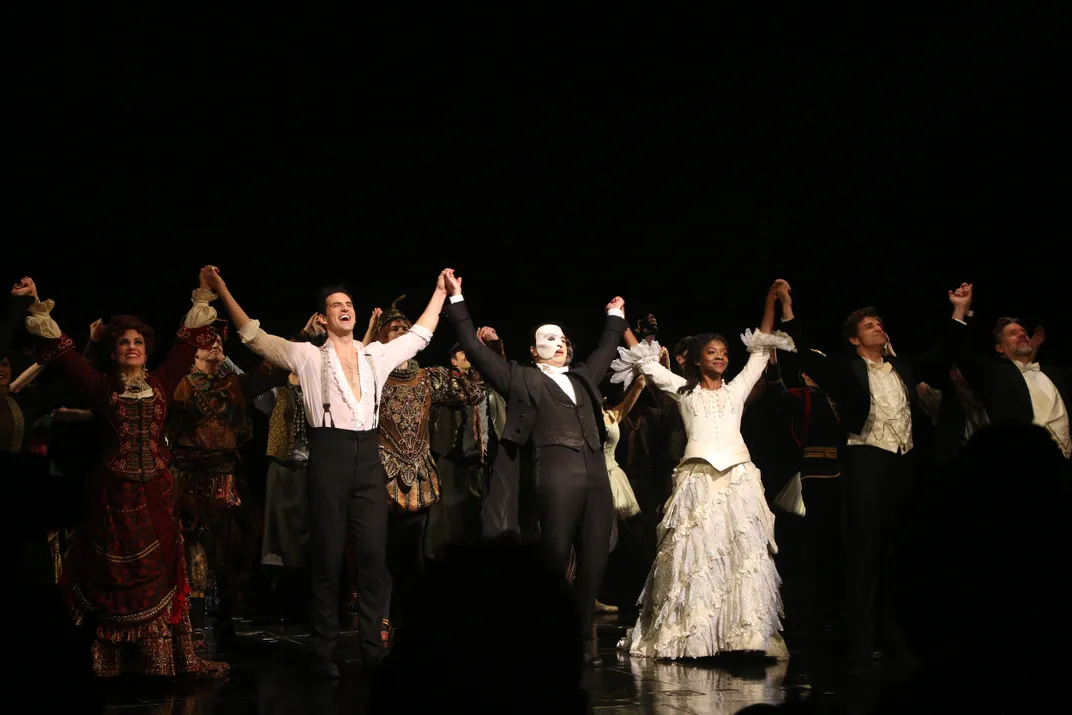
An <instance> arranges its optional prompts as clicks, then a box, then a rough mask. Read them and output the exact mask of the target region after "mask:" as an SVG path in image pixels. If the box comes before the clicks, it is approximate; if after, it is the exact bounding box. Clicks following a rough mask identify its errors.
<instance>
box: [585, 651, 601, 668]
mask: <svg viewBox="0 0 1072 715" xmlns="http://www.w3.org/2000/svg"><path fill="white" fill-rule="evenodd" d="M584 667H585V668H602V667H603V659H602V658H600V657H599V656H598V655H596V654H595V653H585V654H584Z"/></svg>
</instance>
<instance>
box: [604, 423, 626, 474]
mask: <svg viewBox="0 0 1072 715" xmlns="http://www.w3.org/2000/svg"><path fill="white" fill-rule="evenodd" d="M603 423H604V424H605V425H606V426H607V441H606V442H604V443H603V459H604V460H605V461H606V463H607V469H610V468H611V467H612V466H613V467H616V466H618V461H617V460H616V459H614V450H616V449H618V440H620V439H621V438H622V431H621V428H620V427H619V426H618V423H617V422H616V421H614V419H613V418H607V417H606V416H604V418H603Z"/></svg>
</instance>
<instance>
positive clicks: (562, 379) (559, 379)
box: [536, 363, 577, 405]
mask: <svg viewBox="0 0 1072 715" xmlns="http://www.w3.org/2000/svg"><path fill="white" fill-rule="evenodd" d="M536 367H538V368H540V370H542V371H543V374H544V375H547V376H548V377H549V378H551V379H552V380H554V381H555V383H556V384H557V385H558V386H559V387H561V388H562V391H563V392H565V393H566V395H568V396H569V398H570V400H572V401H573V404H575V405H576V404H577V393H576V392H575V391H574V389H573V383H572V382H570V379H569V378H568V377H566V373H567V372H569V367H568V366H565V365H563V366H562V367H555V366H554V365H547V364H545V363H537V364H536Z"/></svg>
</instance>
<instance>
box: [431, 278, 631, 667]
mask: <svg viewBox="0 0 1072 715" xmlns="http://www.w3.org/2000/svg"><path fill="white" fill-rule="evenodd" d="M446 281H447V293H448V295H449V296H450V304H449V305H448V306H447V309H446V313H447V316H448V317H449V318H450V321H451V323H453V325H454V329H455V331H456V332H457V334H458V342H459V343H461V346H462V349H464V350H465V355H466V357H467V358H468V359H469V361H470V362H471V363H472V364H473V366H474V367H475V368H476V369H477V370H479V371H480V374H481V375H482V376H483V377H484V380H485V381H486V382H487V383H488V385H489V386H490V387H491V388H492V389H493V390H495V391H496V392H498V393H499V394H501V395H505V396H506V397H507V407H506V426H505V428H504V429H503V434H502V440H501V442H500V447H499V451H498V454H497V455H496V458H495V463H494V465H493V466H492V473H491V480H490V482H489V484H488V495H487V498H486V499H485V501H484V508H483V512H482V514H481V520H482V530H483V533H484V536H486V537H494V536H498V535H500V534H504V533H513V534H519V533H520V531H521V529H520V526H519V517H518V493H519V482H520V471H519V469H520V466H521V464H520V463H521V461H522V460H531V462H530V463H531V466H532V477H533V482H534V484H535V488H536V489H535V502H536V512H537V517H538V519H539V523H540V540H541V541H542V542H543V543H544V544H545V545H546V546H547V550H548V553H549V554H550V555H551V557H552V558H553V559H554V561H555V565H556V567H557V568H558V569H559V573H565V572H566V568H567V566H568V564H569V557H570V550H571V549H574V550H575V551H576V553H577V576H576V578H575V579H574V582H573V592H574V595H575V597H576V599H577V608H578V610H579V611H580V614H581V625H582V634H583V637H584V641H585V661H586V663H587V664H589V665H599V664H600V660H599V657H598V656H597V655H596V650H595V638H594V635H595V634H594V631H593V628H592V617H593V611H594V607H595V601H596V592H597V591H598V589H599V586H600V584H601V583H602V581H603V572H604V570H605V569H606V565H607V554H608V553H609V551H610V538H611V529H612V528H613V525H614V504H613V499H612V497H611V492H610V479H609V477H608V476H607V467H606V463H605V461H604V459H603V442H604V441H606V427H605V426H604V423H603V413H602V409H603V396H602V395H601V394H600V392H599V382H600V381H601V380H602V379H603V376H604V375H605V374H606V373H607V370H608V369H609V368H610V363H611V361H612V360H613V359H614V357H615V356H616V355H617V347H618V344H619V343H620V342H621V339H622V334H623V333H624V332H625V328H626V322H625V315H624V308H625V301H623V300H622V299H621V298H617V297H616V298H614V299H613V300H612V301H611V302H610V303H608V304H607V306H606V308H605V309H604V311H605V314H606V320H605V323H604V326H603V334H602V336H601V337H600V339H599V344H598V346H597V347H596V349H595V350H594V351H593V352H592V354H591V355H589V356H588V359H587V360H586V361H584V362H583V363H576V364H574V363H573V362H572V357H573V355H572V349H571V345H570V342H569V339H568V338H567V337H566V336H565V335H564V334H563V332H562V328H560V327H559V326H557V325H552V324H547V325H541V326H540V327H539V328H537V329H536V330H535V332H534V335H533V344H532V346H531V347H530V349H529V351H530V353H531V354H532V357H533V361H534V363H535V364H534V365H521V364H518V363H517V362H513V361H511V362H507V361H506V360H504V359H503V358H502V357H501V356H500V355H499V354H498V353H496V352H494V351H492V350H491V349H489V348H488V347H487V346H486V345H485V344H484V343H485V342H491V341H494V340H497V339H498V336H497V335H496V334H495V331H494V330H493V329H491V328H481V329H480V331H479V332H478V331H477V330H476V328H475V327H474V325H473V321H472V318H470V317H469V310H468V308H467V306H466V303H465V301H464V299H463V298H462V279H461V278H460V277H457V276H455V275H454V273H453V271H448V272H447V274H446Z"/></svg>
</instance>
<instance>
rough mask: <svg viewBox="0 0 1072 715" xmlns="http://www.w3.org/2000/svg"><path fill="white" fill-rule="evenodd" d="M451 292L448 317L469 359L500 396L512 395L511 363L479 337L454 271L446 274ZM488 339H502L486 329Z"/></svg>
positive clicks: (491, 340)
mask: <svg viewBox="0 0 1072 715" xmlns="http://www.w3.org/2000/svg"><path fill="white" fill-rule="evenodd" d="M446 285H447V293H448V294H449V295H450V304H449V305H447V310H446V313H447V317H448V318H449V319H450V322H451V324H453V325H454V332H455V334H456V335H457V336H458V342H459V343H461V346H462V350H464V351H465V357H467V358H468V359H469V362H471V363H472V364H473V366H474V367H475V368H476V369H477V370H479V371H480V375H481V376H482V377H483V378H484V380H486V381H487V384H488V385H490V386H491V389H493V390H495V391H496V392H498V393H499V394H500V395H504V396H508V395H509V394H510V364H509V363H508V362H506V358H504V357H503V356H502V355H501V354H499V353H497V352H495V351H494V350H492V349H491V348H489V347H488V346H487V345H485V344H484V341H483V340H481V339H480V337H478V336H477V333H476V327H475V326H474V325H473V319H472V317H470V315H469V306H467V305H466V303H465V298H463V297H462V277H461V276H455V275H454V271H450V272H448V274H447V276H446ZM482 330H483V331H484V333H485V339H486V340H487V341H488V342H489V343H493V342H495V341H497V340H498V339H499V336H498V335H496V333H495V331H494V330H491V329H490V328H485V329H482Z"/></svg>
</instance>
